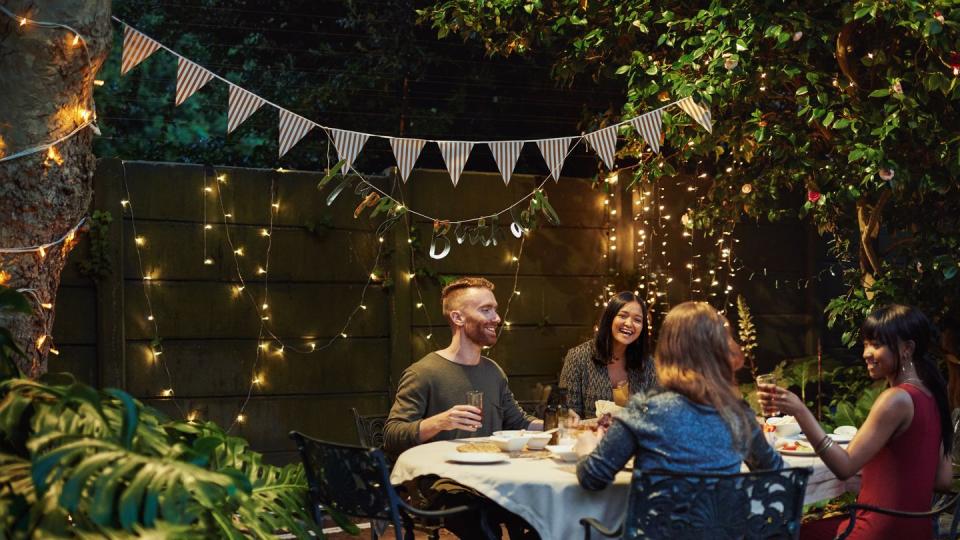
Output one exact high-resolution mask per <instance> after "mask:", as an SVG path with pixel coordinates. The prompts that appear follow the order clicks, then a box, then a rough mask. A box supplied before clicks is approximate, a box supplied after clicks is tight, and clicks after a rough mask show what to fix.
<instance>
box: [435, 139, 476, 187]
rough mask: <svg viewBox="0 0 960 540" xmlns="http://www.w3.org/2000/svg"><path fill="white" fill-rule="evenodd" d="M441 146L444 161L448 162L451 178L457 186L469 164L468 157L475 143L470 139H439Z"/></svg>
mask: <svg viewBox="0 0 960 540" xmlns="http://www.w3.org/2000/svg"><path fill="white" fill-rule="evenodd" d="M437 146H439V147H440V153H441V154H442V155H443V161H444V163H446V164H447V172H449V173H450V180H453V185H454V186H456V185H457V182H459V181H460V174H461V173H462V172H463V168H464V167H465V166H466V165H467V158H469V157H470V151H471V150H473V143H472V142H468V141H437Z"/></svg>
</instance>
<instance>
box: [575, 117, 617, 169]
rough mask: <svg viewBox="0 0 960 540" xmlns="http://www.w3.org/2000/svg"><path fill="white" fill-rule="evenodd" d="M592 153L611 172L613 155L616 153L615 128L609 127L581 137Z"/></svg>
mask: <svg viewBox="0 0 960 540" xmlns="http://www.w3.org/2000/svg"><path fill="white" fill-rule="evenodd" d="M583 138H584V139H586V140H587V142H588V143H590V146H591V147H592V148H593V150H594V152H596V153H597V155H598V156H600V159H602V160H603V164H604V165H606V166H607V168H608V169H610V170H613V163H614V154H616V153H617V126H610V127H606V128H603V129H601V130H598V131H594V132H592V133H587V134H586V135H584V136H583Z"/></svg>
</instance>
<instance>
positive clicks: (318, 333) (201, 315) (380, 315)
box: [125, 281, 388, 340]
mask: <svg viewBox="0 0 960 540" xmlns="http://www.w3.org/2000/svg"><path fill="white" fill-rule="evenodd" d="M143 287H144V284H143V283H142V282H141V281H128V282H127V283H126V297H127V306H126V309H125V311H126V313H125V320H126V328H127V338H128V339H138V340H143V339H151V338H152V337H153V327H152V324H153V323H151V322H150V321H148V320H147V316H148V314H149V311H148V309H147V307H146V300H145V297H144V293H143ZM147 288H148V290H149V291H150V298H151V303H152V305H153V313H154V316H155V318H156V322H157V324H158V325H159V327H160V336H161V337H163V338H184V339H202V338H207V339H215V338H252V337H256V336H257V335H258V332H259V328H260V319H259V316H258V315H257V312H256V311H255V306H256V305H259V303H260V302H262V301H263V293H262V291H263V289H262V287H261V286H259V285H256V284H248V285H247V289H245V290H244V291H243V292H242V294H243V295H246V294H247V293H250V294H251V295H252V296H253V298H254V300H255V301H256V302H257V304H254V303H252V302H251V300H250V299H249V298H248V297H246V296H239V295H238V294H237V293H236V292H235V288H234V286H233V285H231V284H226V283H214V282H204V281H189V282H177V281H152V282H150V283H147ZM362 290H363V285H357V284H352V285H346V284H337V285H332V284H306V283H271V284H270V288H269V301H268V306H269V309H268V311H269V313H270V315H269V316H270V321H269V327H270V328H272V329H274V332H275V333H276V334H277V335H280V336H284V337H291V336H295V337H303V338H308V337H324V336H335V335H337V334H339V333H340V331H341V328H342V327H343V324H344V322H345V321H346V320H347V317H348V315H349V314H350V312H351V311H353V310H354V309H356V308H357V306H358V305H359V303H360V296H361V291H362ZM364 305H366V306H367V309H365V310H357V312H356V314H355V315H354V317H353V320H352V322H351V323H350V325H349V327H348V328H347V330H346V332H347V334H348V335H350V336H358V337H360V336H362V337H370V336H386V335H387V333H388V324H387V313H388V311H387V300H386V297H385V294H384V292H383V290H381V288H380V287H379V286H372V287H370V288H368V289H367V292H366V296H365V299H364Z"/></svg>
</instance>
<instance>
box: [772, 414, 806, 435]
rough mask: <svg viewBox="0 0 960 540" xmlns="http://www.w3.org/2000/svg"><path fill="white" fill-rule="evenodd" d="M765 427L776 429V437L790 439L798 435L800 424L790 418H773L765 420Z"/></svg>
mask: <svg viewBox="0 0 960 540" xmlns="http://www.w3.org/2000/svg"><path fill="white" fill-rule="evenodd" d="M767 425H770V426H774V427H776V428H777V437H792V436H794V435H797V434H798V433H800V424H798V423H797V419H796V418H794V417H792V416H774V417H772V418H767Z"/></svg>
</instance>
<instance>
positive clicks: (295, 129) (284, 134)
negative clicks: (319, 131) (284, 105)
mask: <svg viewBox="0 0 960 540" xmlns="http://www.w3.org/2000/svg"><path fill="white" fill-rule="evenodd" d="M314 127H316V124H314V123H313V122H311V121H310V120H307V119H306V118H304V117H302V116H300V115H299V114H294V113H292V112H290V111H288V110H286V109H280V154H279V156H278V157H283V155H284V154H286V153H287V152H288V151H289V150H290V149H291V148H293V145H295V144H297V143H298V142H300V139H302V138H303V136H304V135H306V134H307V132H308V131H310V130H311V129H313V128H314Z"/></svg>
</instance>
